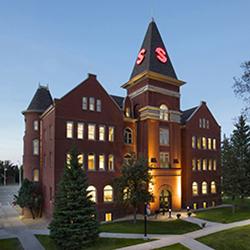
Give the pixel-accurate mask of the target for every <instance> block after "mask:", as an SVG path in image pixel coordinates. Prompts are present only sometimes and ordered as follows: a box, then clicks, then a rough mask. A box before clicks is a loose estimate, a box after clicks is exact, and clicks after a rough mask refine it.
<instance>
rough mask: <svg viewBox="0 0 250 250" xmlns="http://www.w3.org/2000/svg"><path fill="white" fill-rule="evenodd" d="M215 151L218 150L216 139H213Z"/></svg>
mask: <svg viewBox="0 0 250 250" xmlns="http://www.w3.org/2000/svg"><path fill="white" fill-rule="evenodd" d="M213 150H216V139H213Z"/></svg>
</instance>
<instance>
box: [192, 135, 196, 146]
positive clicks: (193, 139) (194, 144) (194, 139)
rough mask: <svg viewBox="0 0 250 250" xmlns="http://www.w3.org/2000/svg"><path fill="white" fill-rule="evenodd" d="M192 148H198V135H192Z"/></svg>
mask: <svg viewBox="0 0 250 250" xmlns="http://www.w3.org/2000/svg"><path fill="white" fill-rule="evenodd" d="M192 148H196V137H195V136H192Z"/></svg>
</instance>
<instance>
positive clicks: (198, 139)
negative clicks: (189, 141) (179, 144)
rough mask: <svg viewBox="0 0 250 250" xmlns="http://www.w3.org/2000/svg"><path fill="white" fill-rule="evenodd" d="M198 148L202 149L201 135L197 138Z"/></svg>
mask: <svg viewBox="0 0 250 250" xmlns="http://www.w3.org/2000/svg"><path fill="white" fill-rule="evenodd" d="M197 148H198V149H201V137H198V138H197Z"/></svg>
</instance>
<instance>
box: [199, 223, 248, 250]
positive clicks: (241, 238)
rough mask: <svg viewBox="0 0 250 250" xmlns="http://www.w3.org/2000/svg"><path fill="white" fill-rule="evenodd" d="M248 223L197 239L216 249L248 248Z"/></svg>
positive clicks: (242, 249)
mask: <svg viewBox="0 0 250 250" xmlns="http://www.w3.org/2000/svg"><path fill="white" fill-rule="evenodd" d="M249 239H250V225H247V226H243V227H236V228H232V229H229V230H225V231H221V232H217V233H215V234H210V235H208V236H204V237H201V238H199V239H197V240H198V241H200V242H202V243H204V244H206V245H208V246H210V247H212V248H214V249H216V250H235V249H240V250H250V244H249V242H250V241H249Z"/></svg>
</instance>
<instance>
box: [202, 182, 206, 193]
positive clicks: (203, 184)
mask: <svg viewBox="0 0 250 250" xmlns="http://www.w3.org/2000/svg"><path fill="white" fill-rule="evenodd" d="M201 187H202V189H201V192H202V194H207V183H206V182H205V181H203V182H202V186H201Z"/></svg>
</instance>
